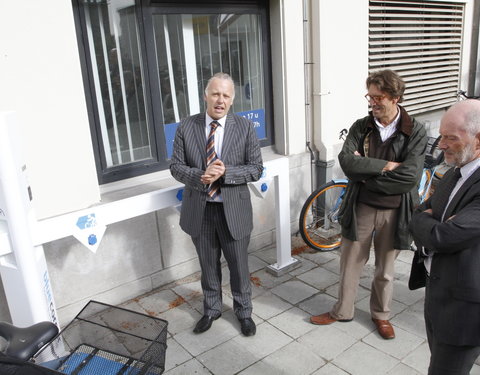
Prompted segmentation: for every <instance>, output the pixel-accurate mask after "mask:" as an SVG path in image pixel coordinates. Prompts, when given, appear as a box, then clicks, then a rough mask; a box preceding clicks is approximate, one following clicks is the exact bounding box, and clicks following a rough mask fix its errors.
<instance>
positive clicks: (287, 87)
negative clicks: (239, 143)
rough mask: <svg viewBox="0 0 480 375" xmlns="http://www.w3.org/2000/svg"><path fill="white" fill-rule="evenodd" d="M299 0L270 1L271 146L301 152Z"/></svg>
mask: <svg viewBox="0 0 480 375" xmlns="http://www.w3.org/2000/svg"><path fill="white" fill-rule="evenodd" d="M301 4H302V2H301V1H299V0H277V1H272V2H271V4H270V15H271V17H270V22H271V24H270V29H271V35H272V79H273V82H272V83H273V96H274V97H273V101H274V103H273V104H274V123H275V149H276V150H277V152H279V153H280V154H282V155H293V154H298V153H302V152H305V76H304V44H303V9H302V6H301Z"/></svg>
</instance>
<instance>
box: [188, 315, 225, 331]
mask: <svg viewBox="0 0 480 375" xmlns="http://www.w3.org/2000/svg"><path fill="white" fill-rule="evenodd" d="M220 316H221V315H219V316H215V317H214V316H208V315H204V316H202V319H200V320H199V321H198V322H197V325H196V326H195V328H194V329H193V332H195V333H202V332H205V331H208V330H209V329H210V327H211V326H212V323H213V321H214V320H217V319H218V318H220Z"/></svg>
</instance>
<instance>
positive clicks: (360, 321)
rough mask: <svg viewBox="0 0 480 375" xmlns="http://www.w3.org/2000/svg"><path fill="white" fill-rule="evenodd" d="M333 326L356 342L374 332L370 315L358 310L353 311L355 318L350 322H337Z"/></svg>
mask: <svg viewBox="0 0 480 375" xmlns="http://www.w3.org/2000/svg"><path fill="white" fill-rule="evenodd" d="M334 324H335V328H337V329H338V330H340V331H343V332H345V333H346V334H348V335H349V336H352V337H354V338H356V339H357V340H360V339H362V338H364V337H366V336H367V335H369V334H370V333H372V332H373V331H375V325H374V324H373V322H372V319H371V316H370V313H367V312H365V311H362V310H359V309H356V310H355V317H354V318H353V320H352V321H351V322H338V323H334Z"/></svg>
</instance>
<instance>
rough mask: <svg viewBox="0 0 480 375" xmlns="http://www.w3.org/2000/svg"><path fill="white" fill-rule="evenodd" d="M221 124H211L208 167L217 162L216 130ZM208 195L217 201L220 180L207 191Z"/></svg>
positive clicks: (214, 122) (208, 141)
mask: <svg viewBox="0 0 480 375" xmlns="http://www.w3.org/2000/svg"><path fill="white" fill-rule="evenodd" d="M219 125H220V124H219V123H218V122H217V121H212V122H211V123H210V134H208V139H207V167H208V166H209V165H210V164H212V163H213V162H214V161H215V160H217V159H218V158H217V153H216V152H215V130H217V127H218V126H219ZM207 194H208V195H209V197H210V198H212V200H213V199H215V198H216V197H217V196H218V194H220V184H219V182H218V180H216V181H214V182H212V183H211V184H210V186H209V187H208V189H207Z"/></svg>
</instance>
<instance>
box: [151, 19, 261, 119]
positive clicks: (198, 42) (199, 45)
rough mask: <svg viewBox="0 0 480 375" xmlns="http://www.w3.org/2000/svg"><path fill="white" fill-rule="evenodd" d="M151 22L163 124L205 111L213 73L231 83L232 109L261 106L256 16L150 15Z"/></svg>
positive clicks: (258, 39)
mask: <svg viewBox="0 0 480 375" xmlns="http://www.w3.org/2000/svg"><path fill="white" fill-rule="evenodd" d="M153 24H154V34H155V44H156V60H157V65H158V79H159V81H160V84H161V89H160V91H161V92H160V96H161V98H162V107H163V123H164V124H171V123H177V122H179V121H180V120H181V119H182V118H184V117H186V116H188V115H192V114H195V113H198V112H203V111H204V110H205V107H204V100H203V95H204V91H205V86H206V84H207V81H208V79H209V78H210V77H211V76H212V75H213V74H215V73H217V72H225V73H229V74H230V75H231V76H232V78H233V80H234V82H235V86H236V93H235V101H234V104H233V106H232V110H233V112H237V113H239V112H245V111H252V110H262V111H263V110H264V108H265V104H264V86H263V82H264V77H263V61H262V51H261V45H262V35H261V27H260V25H259V16H258V15H252V14H243V15H237V14H216V15H198V14H197V15H191V14H182V15H180V14H168V15H154V19H153Z"/></svg>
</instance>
